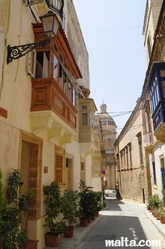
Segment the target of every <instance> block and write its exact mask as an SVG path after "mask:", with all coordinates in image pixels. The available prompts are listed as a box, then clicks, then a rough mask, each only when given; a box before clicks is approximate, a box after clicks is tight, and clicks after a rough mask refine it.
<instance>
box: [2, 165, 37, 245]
mask: <svg viewBox="0 0 165 249" xmlns="http://www.w3.org/2000/svg"><path fill="white" fill-rule="evenodd" d="M20 186H21V175H20V172H19V171H18V170H15V169H13V170H12V172H11V174H10V175H9V178H8V186H7V191H6V203H5V204H4V205H3V207H2V209H1V229H2V235H3V237H4V242H3V249H8V248H12V249H18V248H22V247H26V246H27V242H28V235H27V231H24V230H22V229H21V224H22V221H23V216H24V215H25V214H27V212H28V210H29V208H30V205H31V201H32V198H33V196H34V193H33V192H31V191H30V190H27V191H26V192H25V194H23V195H20V194H19V190H20Z"/></svg>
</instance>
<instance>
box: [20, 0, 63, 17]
mask: <svg viewBox="0 0 165 249" xmlns="http://www.w3.org/2000/svg"><path fill="white" fill-rule="evenodd" d="M24 2H25V4H26V5H27V6H35V7H36V11H37V12H38V15H39V16H41V15H45V14H47V13H48V11H49V10H51V11H53V12H55V13H56V14H57V15H58V16H60V17H61V20H62V18H63V7H64V0H24Z"/></svg>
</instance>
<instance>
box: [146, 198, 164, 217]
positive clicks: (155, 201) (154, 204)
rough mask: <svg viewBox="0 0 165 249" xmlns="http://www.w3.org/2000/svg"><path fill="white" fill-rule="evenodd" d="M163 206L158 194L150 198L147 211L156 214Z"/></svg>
mask: <svg viewBox="0 0 165 249" xmlns="http://www.w3.org/2000/svg"><path fill="white" fill-rule="evenodd" d="M161 205H162V200H160V198H159V196H158V195H157V194H155V195H152V196H150V197H149V198H148V205H147V209H148V210H151V211H152V213H153V214H154V213H155V212H156V210H158V208H159V207H160V206H161Z"/></svg>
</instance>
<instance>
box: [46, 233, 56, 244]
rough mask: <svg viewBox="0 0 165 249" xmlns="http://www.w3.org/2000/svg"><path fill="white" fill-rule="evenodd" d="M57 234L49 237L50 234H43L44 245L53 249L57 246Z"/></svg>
mask: <svg viewBox="0 0 165 249" xmlns="http://www.w3.org/2000/svg"><path fill="white" fill-rule="evenodd" d="M58 240H59V234H58V235H51V234H50V233H46V234H45V245H46V246H50V247H54V246H57V245H58Z"/></svg>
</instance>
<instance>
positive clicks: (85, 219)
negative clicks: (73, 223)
mask: <svg viewBox="0 0 165 249" xmlns="http://www.w3.org/2000/svg"><path fill="white" fill-rule="evenodd" d="M80 225H81V226H82V227H87V225H88V218H82V219H81V221H80Z"/></svg>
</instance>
